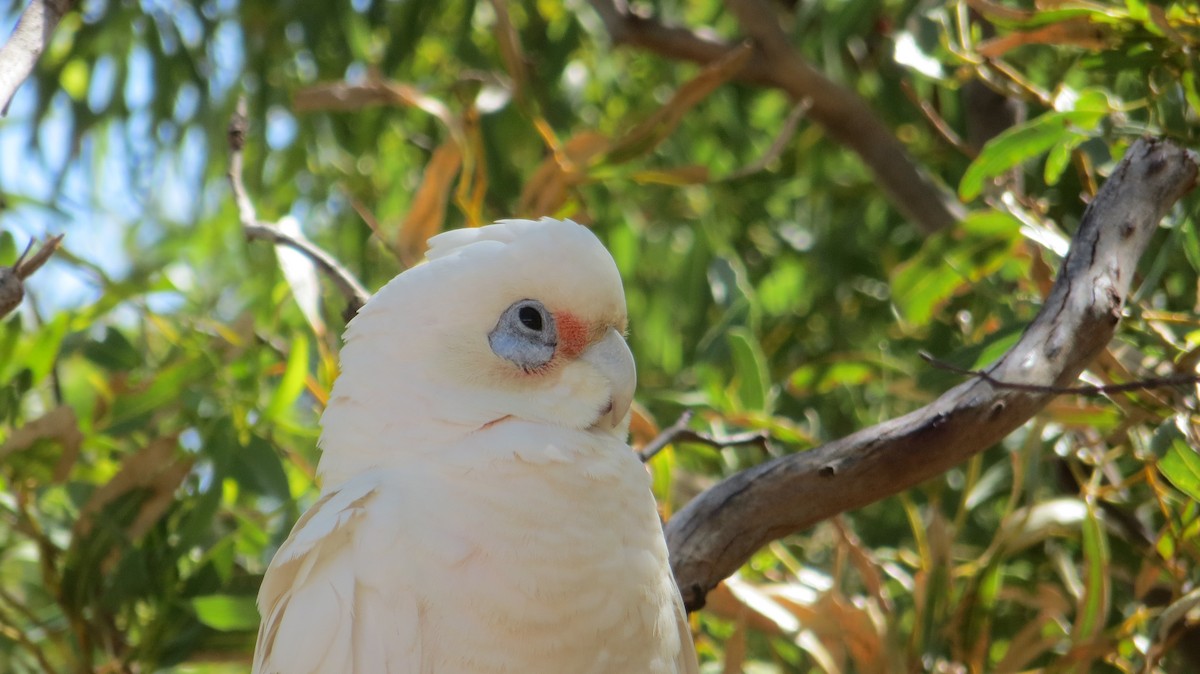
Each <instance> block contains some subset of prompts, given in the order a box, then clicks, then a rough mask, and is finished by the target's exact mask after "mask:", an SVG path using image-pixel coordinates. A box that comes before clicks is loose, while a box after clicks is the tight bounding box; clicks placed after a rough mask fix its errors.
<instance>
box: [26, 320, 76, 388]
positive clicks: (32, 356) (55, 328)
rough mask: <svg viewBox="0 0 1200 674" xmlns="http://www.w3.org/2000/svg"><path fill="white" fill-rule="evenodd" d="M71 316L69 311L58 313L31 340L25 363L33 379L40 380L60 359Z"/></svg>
mask: <svg viewBox="0 0 1200 674" xmlns="http://www.w3.org/2000/svg"><path fill="white" fill-rule="evenodd" d="M70 320H71V317H70V315H69V314H67V313H61V314H58V315H57V316H55V317H54V318H53V320H51V321H50V322H49V323H47V324H46V325H45V327H43V328H42V330H41V332H40V333H39V334H38V335H37V337H36V338H35V339H34V340H33V341H32V342H31V344H30V346H29V350H28V351H26V352H25V354H24V356H25V358H24V361H25V362H24V364H25V366H26V367H28V368H29V370H30V372H31V373H32V374H33V381H34V382H35V383H36V382H39V381H41V380H42V379H43V378H44V377H45V376H46V375H48V374H50V370H51V369H52V368H53V367H54V362H55V361H56V360H58V352H59V349H60V347H61V346H62V341H63V338H64V337H66V335H67V327H68V325H69V323H70Z"/></svg>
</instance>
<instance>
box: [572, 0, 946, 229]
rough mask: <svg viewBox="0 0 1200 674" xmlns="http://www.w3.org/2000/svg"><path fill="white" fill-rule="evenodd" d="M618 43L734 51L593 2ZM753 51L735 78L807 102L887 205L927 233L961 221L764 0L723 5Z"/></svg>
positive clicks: (614, 4) (701, 56)
mask: <svg viewBox="0 0 1200 674" xmlns="http://www.w3.org/2000/svg"><path fill="white" fill-rule="evenodd" d="M591 4H592V7H594V8H595V10H596V12H597V13H598V14H599V15H600V18H601V19H602V20H603V21H604V25H605V27H606V28H607V29H608V32H609V35H610V36H611V37H612V40H613V42H614V43H616V44H624V45H629V46H633V47H639V48H641V49H645V50H647V51H651V52H654V53H656V54H659V55H661V56H666V57H668V58H674V59H684V60H687V61H694V62H696V63H700V64H707V63H710V62H712V61H715V60H716V59H718V58H721V57H722V56H724V55H725V54H726V53H727V52H729V51H730V50H731V49H734V48H735V47H736V45H733V44H729V43H726V42H724V41H722V40H719V39H716V38H714V37H710V36H706V35H702V34H700V33H697V32H693V31H691V30H688V29H686V28H680V27H676V26H667V25H664V24H662V23H660V22H658V21H656V20H655V19H652V18H648V17H644V16H639V15H637V14H635V13H633V12H632V11H631V10H630V9H629V8H628V7H627V6H626V4H625V1H624V0H591ZM727 4H728V5H729V8H730V9H731V10H732V11H733V12H734V13H735V14H736V15H737V17H738V20H739V21H740V22H741V24H742V28H743V30H744V31H745V32H746V34H747V36H749V37H751V38H753V39H754V41H755V43H756V45H757V47H758V48H757V50H756V51H755V53H754V55H753V56H752V57H751V58H750V60H749V61H748V62H747V63H746V65H745V66H744V67H743V68H742V70H741V72H740V73H739V74H738V76H737V79H738V80H740V81H742V82H746V83H749V84H757V85H761V86H767V87H773V88H777V89H782V90H783V91H786V92H787V93H788V94H790V95H791V96H792V98H793V99H795V100H796V101H803V100H806V99H808V100H811V102H812V107H811V109H810V110H809V112H808V115H809V117H810V118H812V119H813V120H814V121H815V122H817V123H818V124H820V125H821V126H822V127H823V128H824V129H825V131H826V132H827V133H828V134H829V135H830V136H831V137H833V139H834V140H836V141H838V142H839V143H841V144H843V145H845V146H846V147H848V148H850V149H851V150H853V151H854V152H855V153H857V154H858V155H859V156H860V157H861V158H862V160H863V162H864V163H865V164H866V165H867V167H868V168H869V169H870V170H871V172H872V173H874V175H875V178H876V179H877V180H878V182H879V185H880V187H882V188H883V190H884V192H885V193H886V194H887V196H888V198H889V199H890V200H891V202H892V204H893V205H894V206H895V207H896V208H897V210H899V211H900V212H901V213H902V214H904V216H905V217H906V218H908V219H909V220H911V221H912V222H913V223H914V224H916V225H917V226H919V227H920V228H921V229H922V230H924V231H927V232H934V231H937V230H940V229H943V228H945V227H949V226H950V225H952V224H954V223H955V222H957V221H958V220H960V219H961V218H962V215H963V208H962V204H960V203H959V202H958V200H957V199H956V198H955V197H954V195H953V194H951V193H950V192H949V191H947V190H946V189H944V188H942V187H941V186H939V185H938V184H937V183H936V182H935V181H934V180H933V179H932V177H930V176H929V175H928V174H926V173H925V172H924V171H922V170H921V168H920V167H918V165H917V164H916V163H915V162H914V161H913V160H912V158H911V157H909V154H908V150H907V149H906V148H905V147H904V145H903V144H902V143H901V142H900V141H899V140H898V139H897V138H896V136H895V134H893V133H892V131H891V130H890V129H888V128H887V126H886V125H884V123H883V122H882V121H880V119H879V117H878V116H876V115H875V113H874V112H873V111H872V110H871V108H870V106H869V105H868V104H867V102H866V101H864V100H863V99H862V97H860V96H859V95H858V94H856V93H854V92H853V91H851V90H849V89H847V88H845V87H843V86H841V85H839V84H837V83H835V82H833V81H832V80H830V79H829V78H827V77H825V76H824V75H823V74H821V73H820V72H819V71H817V70H816V69H814V68H813V67H812V66H810V65H809V64H808V63H807V62H806V61H805V60H804V59H802V58H801V57H800V55H799V54H798V53H797V52H796V50H795V49H793V48H792V46H791V44H790V42H789V41H788V39H787V36H786V35H785V34H784V33H783V31H782V29H780V27H779V24H778V22H777V21H776V19H775V9H774V7H772V6H771V5H770V3H768V2H766V1H765V0H728V3H727Z"/></svg>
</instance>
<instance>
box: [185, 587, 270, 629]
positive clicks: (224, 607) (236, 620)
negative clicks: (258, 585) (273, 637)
mask: <svg viewBox="0 0 1200 674" xmlns="http://www.w3.org/2000/svg"><path fill="white" fill-rule="evenodd" d="M192 610H194V611H195V612H196V617H197V618H199V619H200V622H202V623H204V624H205V625H208V626H209V627H211V628H213V629H215V630H221V631H222V632H234V631H240V630H253V629H255V628H257V627H258V607H257V606H255V604H254V597H252V596H241V595H228V594H213V595H206V596H203V597H194V598H193V599H192Z"/></svg>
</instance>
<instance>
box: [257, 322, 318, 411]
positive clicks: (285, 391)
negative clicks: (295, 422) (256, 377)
mask: <svg viewBox="0 0 1200 674" xmlns="http://www.w3.org/2000/svg"><path fill="white" fill-rule="evenodd" d="M307 378H308V337H306V336H305V334H304V333H302V332H297V333H295V334H293V336H292V350H291V352H290V353H288V360H287V366H286V368H285V369H284V371H283V378H281V379H280V380H279V386H277V387H276V388H275V392H274V393H272V394H271V401H270V402H269V403H267V411H266V417H267V419H271V420H279V419H280V417H282V416H283V415H284V414H285V413H286V411H287V408H288V407H289V406H291V404H292V403H294V402H296V399H297V398H299V397H300V394H301V393H303V392H304V381H305V380H306V379H307Z"/></svg>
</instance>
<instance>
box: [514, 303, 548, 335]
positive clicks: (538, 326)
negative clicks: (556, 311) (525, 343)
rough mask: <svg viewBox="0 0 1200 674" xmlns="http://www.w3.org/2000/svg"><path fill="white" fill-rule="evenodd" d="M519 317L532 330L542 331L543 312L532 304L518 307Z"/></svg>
mask: <svg viewBox="0 0 1200 674" xmlns="http://www.w3.org/2000/svg"><path fill="white" fill-rule="evenodd" d="M517 318H519V319H521V323H522V324H524V325H525V327H527V328H529V329H530V330H536V331H537V332H541V331H542V314H541V312H539V311H538V310H537V309H534V308H533V307H530V306H524V307H521V308H520V309H517Z"/></svg>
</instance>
